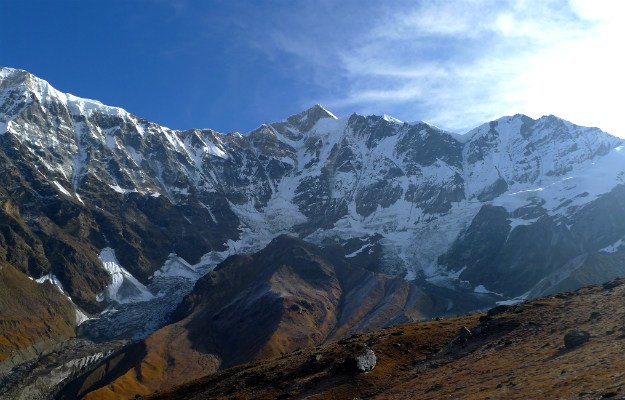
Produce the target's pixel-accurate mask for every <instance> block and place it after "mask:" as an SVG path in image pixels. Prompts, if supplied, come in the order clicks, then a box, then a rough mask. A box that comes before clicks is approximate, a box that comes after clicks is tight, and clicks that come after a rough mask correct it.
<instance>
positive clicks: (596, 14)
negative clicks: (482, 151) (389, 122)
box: [258, 0, 625, 135]
mask: <svg viewBox="0 0 625 400" xmlns="http://www.w3.org/2000/svg"><path fill="white" fill-rule="evenodd" d="M376 3H378V2H376ZM415 3H416V2H414V1H393V2H388V3H385V4H386V5H385V6H380V5H379V3H378V4H374V3H370V2H358V3H355V2H346V3H344V4H346V5H344V6H342V7H341V8H340V9H333V6H332V5H331V4H332V3H328V2H323V3H321V5H320V6H319V7H318V8H314V9H311V8H310V7H309V8H308V9H306V10H305V12H304V13H291V14H289V15H288V16H286V17H285V15H284V14H280V13H277V14H276V18H274V19H273V20H271V24H269V25H268V26H266V27H265V31H264V32H265V33H263V37H262V39H263V40H259V41H258V42H259V43H262V44H261V45H260V46H261V47H263V48H265V49H270V50H268V51H274V52H281V53H282V54H286V55H288V56H289V57H290V61H289V65H290V66H291V65H294V66H297V68H298V71H299V72H301V79H302V80H312V81H314V83H315V84H316V85H318V86H320V87H322V88H323V89H324V90H321V91H320V92H319V93H320V96H322V97H323V98H316V99H310V100H311V101H321V102H323V103H325V104H327V105H328V106H329V107H330V108H334V109H335V110H336V111H337V112H339V113H341V112H345V113H346V112H350V111H353V110H355V111H359V112H365V113H369V112H371V113H383V112H385V113H389V114H393V115H395V116H397V117H398V118H400V119H406V120H413V119H423V120H427V121H429V122H432V123H434V124H437V125H440V126H442V127H447V128H450V129H455V130H464V129H466V128H469V127H471V126H474V125H476V124H478V123H481V122H484V121H486V120H489V119H492V118H496V117H499V116H501V115H504V114H511V113H517V112H520V113H526V114H529V115H531V116H535V117H538V116H540V115H543V114H556V115H559V116H561V117H563V118H566V119H570V120H572V121H574V122H577V123H580V124H586V125H595V126H600V127H602V128H603V129H605V130H608V131H610V132H613V133H616V134H620V135H625V122H623V121H622V120H621V119H622V118H621V117H620V115H619V114H620V112H621V111H620V108H621V104H622V102H621V101H620V97H621V96H622V93H625V83H624V82H625V79H624V78H623V71H625V61H624V56H623V54H622V38H623V37H625V28H624V25H623V24H622V21H623V20H624V19H625V12H624V11H625V3H622V2H619V1H610V0H571V1H565V0H551V1H545V0H519V1H516V2H502V1H497V0H459V1H453V2H452V1H433V0H432V1H423V2H419V3H418V5H417V6H415ZM309 4H310V3H309ZM323 93H325V95H324V94H323ZM324 96H325V97H324Z"/></svg>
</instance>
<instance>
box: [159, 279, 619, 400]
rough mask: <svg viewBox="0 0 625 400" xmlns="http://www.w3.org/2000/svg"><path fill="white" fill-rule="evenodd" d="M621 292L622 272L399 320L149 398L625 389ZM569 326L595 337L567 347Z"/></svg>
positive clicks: (522, 394)
mask: <svg viewBox="0 0 625 400" xmlns="http://www.w3.org/2000/svg"><path fill="white" fill-rule="evenodd" d="M623 296H625V284H624V283H623V280H621V279H619V280H617V281H614V282H610V283H609V284H606V285H603V286H591V287H587V288H583V289H579V290H577V291H576V292H568V293H565V294H560V295H557V296H555V297H546V298H541V299H538V300H534V301H529V302H527V303H523V304H519V305H515V306H509V307H506V308H504V307H502V306H500V307H498V308H495V309H492V310H491V311H489V312H488V313H487V314H474V315H467V316H463V317H454V318H450V319H444V320H440V321H429V322H420V323H416V324H404V325H396V326H394V327H391V328H387V329H383V330H380V331H377V332H373V333H368V334H362V335H353V336H351V337H349V338H348V339H345V340H340V341H338V342H332V343H328V344H325V345H322V346H317V347H311V348H308V349H303V350H300V351H297V352H294V353H292V354H288V355H286V356H282V357H277V358H274V359H271V360H264V361H258V362H253V363H249V364H246V365H242V366H239V367H235V368H231V369H228V370H225V371H221V372H218V373H216V374H212V375H208V376H207V377H205V378H202V379H200V380H197V381H196V382H194V383H192V384H188V385H184V386H180V387H178V388H175V389H172V390H170V391H167V392H164V393H161V394H158V395H155V396H153V397H151V399H173V398H175V399H188V400H191V399H207V398H210V399H221V398H238V399H252V398H253V399H276V398H282V399H288V398H307V399H354V398H372V399H414V398H418V399H441V398H454V399H488V398H490V399H503V398H505V399H528V398H531V399H554V398H561V399H607V398H623V397H624V396H625V374H624V373H623V358H622V357H621V354H622V352H623V350H624V348H625V341H624V337H625V336H624V335H623V326H624V325H623V324H624V323H625V311H624V309H623V306H622V303H623ZM467 328H468V329H467ZM571 332H586V333H588V334H589V336H588V337H589V339H588V341H587V342H584V341H583V340H582V341H580V342H579V343H577V344H575V343H573V345H571V344H572V343H570V341H568V344H569V347H566V346H565V339H564V338H565V337H567V335H568V334H569V333H571ZM578 336H582V335H578ZM365 348H369V349H371V350H373V351H374V353H375V355H376V359H377V364H376V366H375V367H374V369H373V370H372V371H371V372H368V373H362V372H359V371H358V370H357V369H356V368H354V366H353V364H352V363H350V360H352V359H353V357H354V356H356V355H358V354H360V353H361V352H362V351H363V349H365Z"/></svg>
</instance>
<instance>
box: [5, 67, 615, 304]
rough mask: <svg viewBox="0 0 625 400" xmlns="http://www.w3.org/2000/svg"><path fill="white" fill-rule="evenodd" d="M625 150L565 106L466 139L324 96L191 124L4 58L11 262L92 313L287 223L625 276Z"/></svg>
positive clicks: (476, 279)
mask: <svg viewBox="0 0 625 400" xmlns="http://www.w3.org/2000/svg"><path fill="white" fill-rule="evenodd" d="M623 145H625V142H624V141H623V140H622V139H619V138H617V137H614V136H611V135H609V134H607V133H605V132H602V131H601V130H599V129H597V128H585V127H580V126H577V125H574V124H572V123H570V122H567V121H564V120H561V119H559V118H557V117H554V116H545V117H542V118H540V119H538V120H534V119H531V118H529V117H527V116H523V115H515V116H510V117H503V118H500V119H498V120H496V121H492V122H489V123H486V124H484V125H482V126H480V127H477V128H476V129H474V130H472V131H471V132H469V133H467V134H465V135H457V134H453V133H450V132H445V131H443V130H441V129H438V128H436V127H434V126H432V125H429V124H427V123H424V122H415V123H405V122H401V121H399V120H396V119H394V118H392V117H388V116H361V115H357V114H352V115H351V116H349V117H345V118H337V117H336V116H334V115H333V114H332V113H330V112H329V111H327V110H326V109H324V108H323V107H321V106H319V105H316V106H314V107H312V108H310V109H308V110H306V111H304V112H302V113H300V114H297V115H293V116H291V117H288V118H287V119H285V120H284V121H281V122H276V123H271V124H264V125H262V126H260V127H259V128H258V129H256V130H254V131H252V132H250V133H248V134H245V135H241V134H239V133H228V134H222V133H219V132H215V131H213V130H210V129H201V130H200V129H193V130H187V131H176V130H172V129H169V128H166V127H162V126H159V125H156V124H154V123H151V122H149V121H146V120H144V119H142V118H139V117H136V116H134V115H132V114H130V113H128V112H126V111H125V110H122V109H120V108H116V107H109V106H105V105H103V104H101V103H99V102H97V101H94V100H87V99H81V98H78V97H75V96H72V95H69V94H64V93H61V92H59V91H57V90H56V89H54V88H53V87H52V86H51V85H50V84H48V83H47V82H46V81H44V80H42V79H39V78H37V77H35V76H33V75H31V74H29V73H27V72H25V71H21V70H15V69H10V68H3V69H0V161H1V165H2V168H3V174H2V176H3V178H2V185H1V188H0V191H1V192H2V193H1V194H2V196H3V198H4V199H5V200H4V201H5V202H7V204H9V203H10V204H11V205H13V206H14V208H16V209H17V210H18V211H17V214H15V215H14V219H15V221H17V222H16V224H17V225H16V226H19V227H20V229H17V228H16V229H12V230H11V232H9V233H8V234H9V235H12V236H11V237H14V238H16V239H15V240H17V241H18V242H20V243H25V244H24V245H23V246H22V247H20V249H21V250H20V252H19V254H18V252H11V253H3V254H4V255H3V258H4V259H6V260H7V261H9V262H11V263H13V264H14V265H16V266H17V267H19V268H20V269H22V270H23V271H25V272H27V273H29V274H30V275H31V276H33V277H35V278H39V277H41V276H43V275H46V274H53V275H54V276H55V277H56V279H58V280H59V282H60V283H61V284H62V285H63V287H64V288H66V291H67V292H68V294H69V295H70V296H71V298H72V299H74V301H75V302H76V303H77V304H78V305H79V306H80V307H82V308H84V309H85V310H86V311H88V312H96V311H98V310H100V309H101V304H100V303H99V302H98V301H97V300H96V297H98V296H99V297H98V298H104V297H108V298H112V297H114V296H113V294H112V292H111V291H110V287H111V286H110V285H111V282H113V285H117V286H120V285H122V283H120V281H119V279H122V278H120V277H123V276H126V275H125V274H127V275H128V276H130V277H132V279H135V278H136V279H137V280H138V281H137V282H136V284H135V285H134V287H132V288H130V289H129V292H131V293H135V294H136V293H143V294H144V295H145V296H146V297H147V296H148V295H147V294H145V290H146V289H145V286H143V285H144V284H145V283H147V280H148V278H149V277H150V276H152V275H153V274H154V272H155V271H157V270H159V269H160V268H161V267H162V266H163V264H164V263H165V261H166V260H167V259H168V257H170V255H171V254H175V255H177V256H179V257H181V258H182V259H183V260H184V261H185V264H186V263H188V264H186V265H200V264H202V263H204V264H206V263H209V261H207V260H208V259H209V258H210V257H213V258H214V259H223V257H225V256H227V255H228V254H233V253H241V252H249V251H256V250H260V249H261V248H262V247H263V246H264V245H266V244H267V243H269V242H270V241H271V239H272V238H274V237H276V236H278V235H280V234H282V233H290V234H294V235H297V236H299V237H301V238H304V239H305V240H307V241H310V242H313V243H316V244H323V245H329V244H333V245H339V246H342V248H343V249H344V255H345V256H346V257H348V258H354V259H356V260H360V261H359V262H361V263H362V264H363V265H366V266H367V267H368V268H370V269H373V270H377V271H380V272H387V273H391V274H397V275H402V276H405V277H406V279H409V280H416V281H417V282H423V283H424V284H426V282H427V283H434V284H437V285H443V286H447V287H461V288H463V289H464V290H466V289H467V288H468V289H470V290H474V291H475V292H476V293H478V294H480V293H484V292H495V293H498V294H501V299H502V300H506V299H508V298H513V297H518V296H529V295H534V294H539V293H545V292H548V291H550V290H556V289H567V288H571V287H574V286H578V285H579V284H582V283H588V282H586V281H584V280H593V279H594V278H593V277H596V278H597V279H598V280H601V279H604V278H605V277H607V276H612V275H614V274H617V273H619V274H620V273H624V272H625V263H623V262H622V261H620V258H618V257H616V256H615V254H618V250H619V249H620V247H619V246H620V243H621V242H620V241H621V239H622V238H623V237H625V219H624V218H625V217H621V215H625V213H623V211H625V186H622V181H623V176H624V172H625V154H624V153H623V151H622V150H623V149H624V147H623ZM619 213H620V214H619ZM2 234H3V235H5V232H3V233H2ZM5 236H6V235H5ZM5 241H6V238H5ZM103 250H106V253H105V255H110V254H113V253H114V254H115V255H116V264H115V265H116V266H117V267H118V268H119V270H118V269H115V271H116V272H119V273H118V274H116V275H115V274H113V273H111V269H110V268H107V267H106V265H107V264H106V262H107V261H105V260H103V259H102V260H101V259H100V258H99V255H100V254H101V252H102V251H103ZM599 255H600V257H602V260H603V261H602V264H601V265H602V267H597V263H590V264H592V265H590V264H589V262H588V258H589V257H599ZM203 256H204V258H202V257H203ZM107 260H108V259H107ZM102 261H105V262H102ZM111 265H112V264H111ZM185 268H187V267H185ZM187 269H189V268H187ZM593 269H594V270H596V271H594V272H592V273H591V272H589V271H591V270H593ZM120 271H121V272H120ZM190 271H191V274H193V269H192V268H191V269H190ZM582 271H585V272H582ZM122 272H123V273H122ZM139 281H140V282H139ZM141 282H142V283H141ZM107 290H108V291H107ZM137 291H138V292H137Z"/></svg>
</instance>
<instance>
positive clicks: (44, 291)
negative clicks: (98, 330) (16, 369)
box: [0, 263, 76, 372]
mask: <svg viewBox="0 0 625 400" xmlns="http://www.w3.org/2000/svg"><path fill="white" fill-rule="evenodd" d="M75 318H76V315H75V311H74V308H73V306H72V305H71V303H70V302H69V301H68V300H67V298H65V297H64V296H63V295H62V294H61V293H60V292H59V291H58V289H57V288H55V287H54V286H53V285H52V284H50V283H49V282H46V283H44V284H41V285H40V284H38V283H36V282H35V281H33V280H31V279H29V278H28V276H27V275H25V274H24V273H23V272H20V271H18V270H17V269H15V268H13V267H12V266H10V265H8V264H4V263H0V372H2V371H3V370H7V369H10V368H11V367H12V366H13V363H12V361H11V360H12V359H13V361H15V362H19V361H23V360H25V359H28V358H31V356H35V355H36V354H37V353H38V352H41V351H43V350H44V349H46V348H48V347H50V346H52V345H53V344H55V343H57V342H59V341H62V340H65V339H67V338H69V337H72V336H74V323H75ZM31 353H32V354H31Z"/></svg>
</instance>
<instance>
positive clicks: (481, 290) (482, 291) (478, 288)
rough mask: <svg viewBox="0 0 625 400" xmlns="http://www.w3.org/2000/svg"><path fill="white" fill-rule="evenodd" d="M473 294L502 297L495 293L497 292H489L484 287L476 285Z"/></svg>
mask: <svg viewBox="0 0 625 400" xmlns="http://www.w3.org/2000/svg"><path fill="white" fill-rule="evenodd" d="M473 293H479V294H494V295H496V296H500V297H502V296H503V295H502V294H501V293H497V292H493V291H491V290H488V289H486V287H485V286H484V285H477V286H476V287H475V288H474V289H473Z"/></svg>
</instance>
